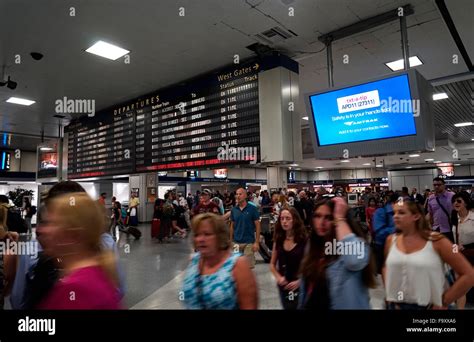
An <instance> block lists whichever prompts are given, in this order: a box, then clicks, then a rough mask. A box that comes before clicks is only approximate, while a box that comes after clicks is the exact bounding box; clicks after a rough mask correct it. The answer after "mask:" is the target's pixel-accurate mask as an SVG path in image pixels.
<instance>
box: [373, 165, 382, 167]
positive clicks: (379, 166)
mask: <svg viewBox="0 0 474 342" xmlns="http://www.w3.org/2000/svg"><path fill="white" fill-rule="evenodd" d="M375 167H383V165H376V166H375Z"/></svg>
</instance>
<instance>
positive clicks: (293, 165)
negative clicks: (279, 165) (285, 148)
mask: <svg viewBox="0 0 474 342" xmlns="http://www.w3.org/2000/svg"><path fill="white" fill-rule="evenodd" d="M290 166H298V164H291V165H290Z"/></svg>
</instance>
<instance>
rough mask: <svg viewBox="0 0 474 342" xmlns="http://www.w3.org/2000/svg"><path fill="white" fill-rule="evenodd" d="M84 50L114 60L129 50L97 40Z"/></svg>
mask: <svg viewBox="0 0 474 342" xmlns="http://www.w3.org/2000/svg"><path fill="white" fill-rule="evenodd" d="M86 52H89V53H93V54H94V55H98V56H101V57H105V58H108V59H111V60H114V61H115V60H116V59H117V58H120V57H122V56H124V55H126V54H128V53H129V52H130V51H128V50H125V49H122V48H121V47H118V46H116V45H112V44H109V43H106V42H103V41H101V40H99V41H98V42H97V43H95V44H94V45H92V46H91V47H90V48H88V49H87V50H86Z"/></svg>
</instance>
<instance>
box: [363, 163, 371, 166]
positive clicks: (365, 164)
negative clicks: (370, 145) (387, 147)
mask: <svg viewBox="0 0 474 342" xmlns="http://www.w3.org/2000/svg"><path fill="white" fill-rule="evenodd" d="M362 165H364V166H370V165H371V164H370V163H364V164H362Z"/></svg>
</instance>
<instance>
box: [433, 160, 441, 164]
mask: <svg viewBox="0 0 474 342" xmlns="http://www.w3.org/2000/svg"><path fill="white" fill-rule="evenodd" d="M433 163H435V164H439V163H442V161H441V160H437V161H434V162H433Z"/></svg>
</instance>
